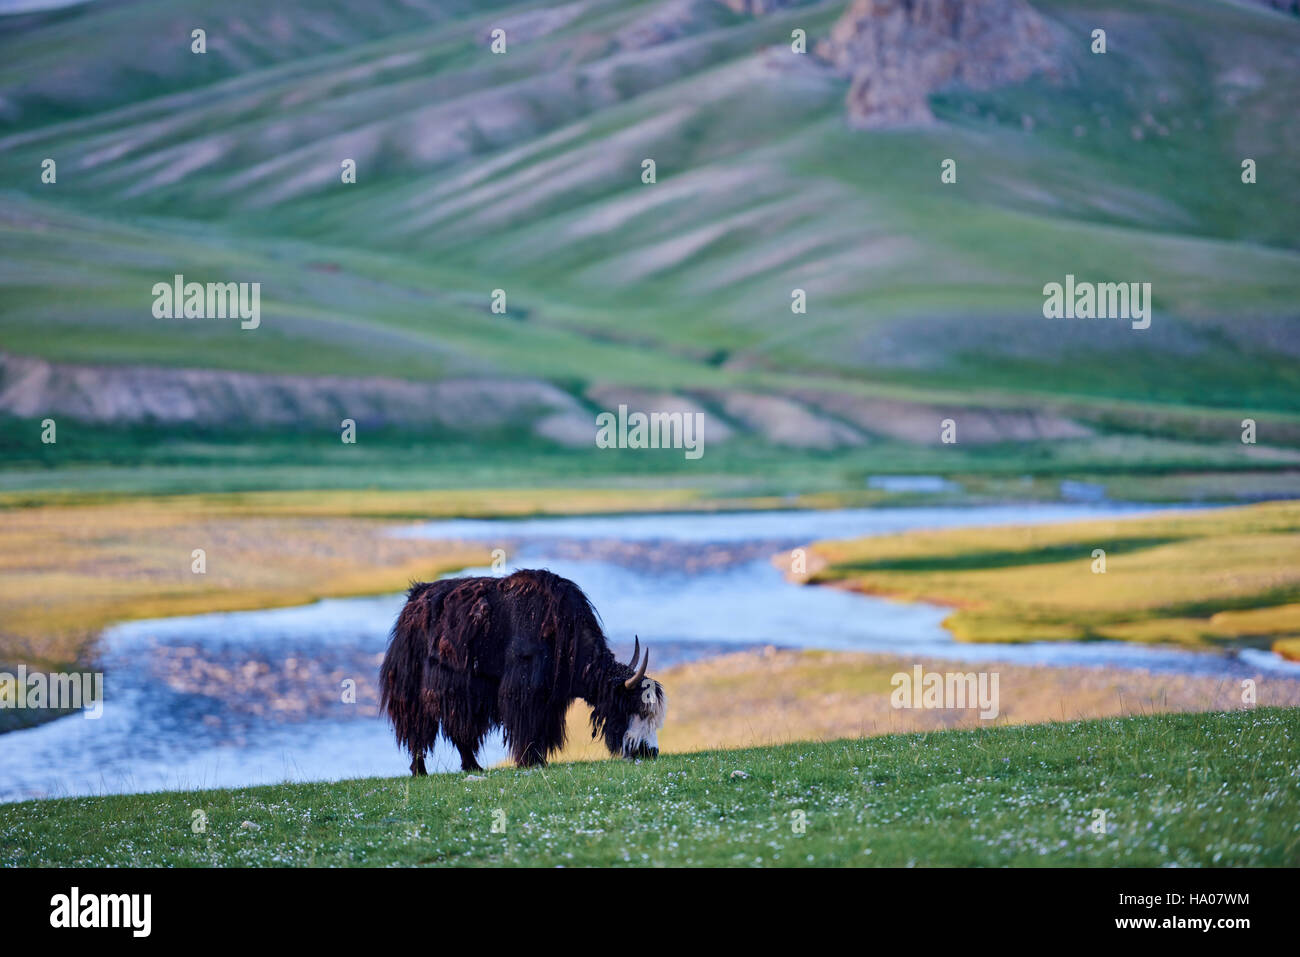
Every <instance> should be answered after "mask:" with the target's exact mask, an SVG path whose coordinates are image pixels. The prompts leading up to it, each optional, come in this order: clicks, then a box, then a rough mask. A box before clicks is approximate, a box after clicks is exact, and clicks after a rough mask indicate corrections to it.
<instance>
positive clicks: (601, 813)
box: [0, 708, 1300, 867]
mask: <svg viewBox="0 0 1300 957" xmlns="http://www.w3.org/2000/svg"><path fill="white" fill-rule="evenodd" d="M1297 735H1300V708H1289V709H1274V708H1267V709H1265V708H1261V709H1259V710H1247V711H1228V712H1220V713H1215V714H1196V715H1180V714H1165V715H1152V716H1147V717H1134V718H1128V719H1125V720H1103V721H1087V722H1077V721H1072V722H1060V723H1054V724H1046V725H1030V726H1019V727H987V728H982V729H979V730H974V731H942V732H934V733H922V734H897V735H889V736H885V737H875V738H863V739H853V740H840V741H830V742H824V743H800V744H788V745H782V746H779V747H771V748H749V749H746V750H738V751H707V752H699V753H693V754H673V755H667V756H663V757H660V758H659V759H658V760H657V761H650V762H644V763H639V764H631V763H627V762H624V761H602V762H599V763H570V764H559V765H553V766H551V767H548V768H545V769H540V770H538V769H535V770H530V771H518V770H515V769H496V770H489V771H486V772H484V773H483V774H479V775H474V776H467V775H460V774H447V775H431V776H429V777H426V778H420V779H411V778H390V779H382V778H372V779H367V780H353V781H340V782H330V783H316V784H283V785H277V786H273V787H256V788H238V789H232V790H216V791H194V792H169V793H156V794H135V795H115V796H106V797H96V798H69V799H62V800H56V801H41V802H31V801H29V802H24V803H19V804H2V805H0V863H4V864H8V865H25V866H39V865H45V866H78V867H94V866H144V867H160V866H178V867H186V866H229V867H237V866H266V867H284V866H318V867H320V866H391V865H441V866H476V865H486V866H529V867H557V866H562V867H573V866H584V865H586V866H593V865H594V866H731V867H746V866H773V865H778V866H845V865H851V866H871V865H875V866H885V867H905V866H914V865H920V866H1006V865H1011V866H1042V865H1089V866H1147V867H1153V866H1169V865H1178V866H1207V865H1217V866H1224V867H1229V866H1236V867H1242V866H1288V865H1289V866H1296V865H1297V864H1300V831H1298V830H1297V826H1296V823H1295V822H1296V821H1297V820H1298V819H1300V785H1298V782H1297V780H1296V774H1297V770H1296V763H1295V753H1296V738H1297ZM200 811H201V812H202V818H200V819H198V820H202V822H203V824H202V827H201V829H199V830H197V832H196V827H198V826H197V825H196V824H195V821H196V817H195V815H196V814H197V812H200ZM1098 811H1102V812H1105V816H1104V818H1103V817H1100V816H1099V815H1098V814H1097V812H1098Z"/></svg>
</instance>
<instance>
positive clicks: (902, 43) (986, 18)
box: [817, 0, 1056, 128]
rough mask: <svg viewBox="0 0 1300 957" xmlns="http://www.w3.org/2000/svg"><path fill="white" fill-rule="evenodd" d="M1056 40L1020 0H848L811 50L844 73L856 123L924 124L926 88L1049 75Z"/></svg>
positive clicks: (981, 86)
mask: <svg viewBox="0 0 1300 957" xmlns="http://www.w3.org/2000/svg"><path fill="white" fill-rule="evenodd" d="M1055 46H1056V40H1055V37H1054V34H1053V32H1052V30H1051V28H1050V27H1049V26H1048V25H1047V23H1046V21H1045V20H1043V18H1042V17H1040V16H1039V15H1038V14H1037V13H1035V12H1034V10H1033V9H1032V8H1031V7H1030V6H1029V5H1028V4H1027V3H1025V0H854V2H853V4H852V5H851V6H850V7H849V9H848V10H847V11H846V12H845V14H844V16H843V17H841V18H840V19H839V20H838V21H837V22H836V23H835V25H834V26H833V27H832V28H831V35H830V38H829V39H827V40H824V41H822V42H821V43H819V44H818V45H817V53H818V54H819V55H820V56H821V57H822V58H823V59H825V60H827V61H828V62H830V63H831V65H832V66H834V67H835V69H837V70H838V71H839V72H840V73H841V74H842V75H844V76H845V77H848V78H849V81H850V87H849V93H848V114H849V120H850V122H851V123H852V124H853V125H854V126H857V127H862V128H871V127H884V126H899V125H920V124H926V123H929V122H932V121H933V119H934V116H933V114H932V113H931V112H930V106H929V103H928V98H929V96H930V94H932V93H934V92H936V91H938V90H941V89H943V88H945V87H948V86H952V85H961V86H965V87H969V88H971V89H975V90H984V89H989V88H992V87H996V86H1001V85H1003V84H1008V83H1018V82H1021V81H1023V80H1025V79H1028V78H1029V77H1030V76H1032V75H1033V74H1035V73H1037V72H1040V71H1041V72H1047V73H1052V72H1053V71H1054V70H1055V63H1054V59H1053V57H1052V50H1053V49H1054V48H1055Z"/></svg>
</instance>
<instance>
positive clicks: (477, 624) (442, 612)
mask: <svg viewBox="0 0 1300 957" xmlns="http://www.w3.org/2000/svg"><path fill="white" fill-rule="evenodd" d="M640 657H641V642H640V639H638V640H637V642H636V649H635V651H634V652H633V655H632V662H631V664H630V665H625V664H623V663H622V662H620V661H618V660H617V659H616V658H615V657H614V654H613V652H611V651H610V650H609V646H608V645H607V644H606V642H605V633H604V632H603V631H602V630H601V627H600V623H599V621H598V619H597V617H596V612H595V610H594V609H593V608H592V607H591V602H590V601H589V600H588V599H587V596H586V595H584V594H583V593H582V589H580V588H579V587H578V586H577V585H575V584H574V583H573V582H571V581H569V580H568V579H567V578H561V577H560V576H559V575H555V574H552V573H551V572H549V571H542V570H526V571H517V572H515V573H514V574H512V575H509V576H507V577H505V578H484V577H471V578H447V579H443V580H441V581H436V582H419V583H417V584H414V585H412V586H411V590H410V591H409V592H408V593H407V596H406V605H405V606H404V607H403V608H402V611H401V613H400V614H399V615H398V616H397V622H396V624H394V625H393V634H392V637H391V639H390V640H389V643H388V652H387V654H385V655H384V663H383V664H382V665H381V666H380V668H379V695H380V710H381V711H385V712H387V714H388V717H389V720H390V721H391V722H392V725H393V729H394V730H395V731H396V732H397V743H398V744H399V745H401V746H402V747H404V748H405V749H406V750H407V751H409V752H410V754H411V773H412V774H415V775H421V774H424V773H425V770H424V755H425V753H426V752H427V751H429V750H430V749H431V748H432V747H433V743H434V739H435V738H437V736H438V732H439V731H441V732H442V733H443V734H444V735H446V736H447V738H448V740H450V741H451V743H452V744H454V745H455V746H456V748H457V750H458V751H460V766H461V768H462V769H463V770H465V771H476V770H478V769H479V765H478V762H477V761H476V760H475V755H476V753H477V752H478V749H479V746H480V745H481V744H482V743H483V739H484V737H485V736H486V735H487V733H488V731H489V730H490V729H491V728H494V727H500V728H502V729H503V730H504V732H505V742H506V746H507V747H508V748H509V749H510V755H511V757H513V758H514V761H515V764H517V765H518V766H519V767H532V766H535V765H541V764H545V763H546V760H547V757H548V756H549V755H550V754H551V753H552V752H553V751H556V750H558V749H560V748H561V747H563V746H564V739H565V721H564V718H565V712H567V711H568V708H569V705H570V703H571V702H573V701H574V700H575V699H577V698H582V699H583V700H584V701H586V702H587V704H589V705H591V736H592V738H595V737H597V736H598V735H600V736H603V737H604V739H605V745H606V746H607V747H608V748H609V751H610V753H611V754H621V755H623V756H624V757H627V758H639V757H655V756H657V755H658V754H659V739H658V733H657V732H658V729H659V728H661V727H662V726H663V720H664V711H665V698H664V689H663V686H662V685H660V684H659V682H657V681H655V680H654V679H653V678H647V677H646V676H645V671H646V667H647V665H649V663H650V649H649V648H647V649H646V653H645V659H644V660H643V661H640V662H639V663H638V659H639V658H640Z"/></svg>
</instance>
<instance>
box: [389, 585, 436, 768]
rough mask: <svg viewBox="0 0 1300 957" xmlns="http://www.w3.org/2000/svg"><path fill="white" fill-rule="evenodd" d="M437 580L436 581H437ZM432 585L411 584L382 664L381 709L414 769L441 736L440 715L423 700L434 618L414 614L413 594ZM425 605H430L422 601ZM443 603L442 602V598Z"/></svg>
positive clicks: (425, 606) (422, 762)
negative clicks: (405, 604)
mask: <svg viewBox="0 0 1300 957" xmlns="http://www.w3.org/2000/svg"><path fill="white" fill-rule="evenodd" d="M435 584H436V583H435ZM431 587H432V585H429V584H425V583H419V584H414V585H412V586H411V590H410V592H409V593H408V596H407V602H408V604H407V607H406V608H404V609H403V610H402V613H401V614H400V615H399V616H398V619H397V623H396V624H394V625H393V635H392V638H391V639H390V640H389V642H388V651H387V652H386V653H385V655H384V662H383V664H381V665H380V666H379V710H380V712H383V713H387V715H388V720H389V722H390V723H391V724H392V726H393V730H394V731H395V732H396V734H397V743H398V744H399V745H400V746H401V747H403V748H405V749H406V750H407V751H409V752H410V754H411V758H412V763H411V768H412V770H415V769H416V765H417V764H418V765H419V767H420V769H421V771H422V770H423V767H424V755H425V752H426V751H431V750H433V744H434V741H435V739H436V738H437V737H438V717H437V715H435V714H433V713H432V712H431V711H430V709H429V707H428V703H426V702H425V700H424V694H423V690H424V669H425V663H426V662H427V661H428V658H429V638H430V634H431V632H432V630H433V626H434V622H433V621H431V620H421V618H423V617H424V616H421V615H416V614H411V613H410V611H411V610H412V609H411V604H410V598H411V597H413V596H415V595H416V594H417V592H420V591H422V590H424V589H427V588H431ZM420 604H421V606H422V607H423V608H424V609H427V608H428V606H427V605H424V604H423V603H420ZM439 604H441V602H439Z"/></svg>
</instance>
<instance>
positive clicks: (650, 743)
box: [622, 678, 668, 758]
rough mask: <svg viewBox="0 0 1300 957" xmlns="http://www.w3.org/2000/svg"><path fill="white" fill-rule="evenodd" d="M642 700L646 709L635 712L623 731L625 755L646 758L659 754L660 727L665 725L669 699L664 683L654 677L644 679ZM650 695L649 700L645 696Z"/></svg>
mask: <svg viewBox="0 0 1300 957" xmlns="http://www.w3.org/2000/svg"><path fill="white" fill-rule="evenodd" d="M643 682H644V683H643V688H644V691H643V692H642V695H643V700H642V701H641V704H642V706H643V707H644V709H645V710H644V711H643V712H641V713H637V714H633V715H632V717H631V719H630V720H629V721H628V723H627V730H626V731H625V732H623V747H622V752H623V757H625V758H644V757H650V758H653V757H657V756H658V755H659V729H660V728H662V727H663V726H664V716H665V715H666V714H667V712H668V699H667V697H666V696H665V695H664V689H663V685H661V684H660V683H659V682H657V681H655V680H654V679H653V678H645V679H643ZM646 697H648V698H649V699H650V700H649V701H648V702H647V701H645V700H644V698H646Z"/></svg>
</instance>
